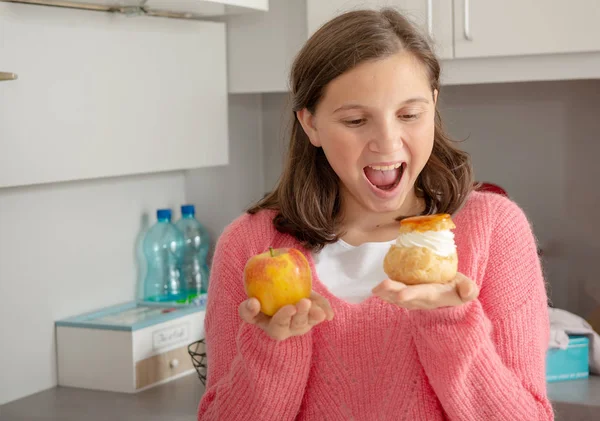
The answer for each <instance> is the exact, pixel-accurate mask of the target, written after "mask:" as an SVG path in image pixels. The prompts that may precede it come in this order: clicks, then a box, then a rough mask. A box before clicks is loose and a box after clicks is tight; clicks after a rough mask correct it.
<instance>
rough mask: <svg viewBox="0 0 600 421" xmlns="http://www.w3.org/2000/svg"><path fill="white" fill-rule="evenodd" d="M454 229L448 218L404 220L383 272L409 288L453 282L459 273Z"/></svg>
mask: <svg viewBox="0 0 600 421" xmlns="http://www.w3.org/2000/svg"><path fill="white" fill-rule="evenodd" d="M454 228H456V225H454V222H453V221H452V218H451V217H450V215H448V214H436V215H426V216H415V217H411V218H405V219H403V220H402V221H401V222H400V234H399V235H398V238H397V239H396V243H395V244H392V246H391V247H390V249H389V250H388V252H387V254H386V256H385V258H384V260H383V270H384V271H385V273H386V274H387V276H389V277H390V279H391V280H393V281H398V282H402V283H405V284H407V285H415V284H424V283H446V282H450V281H451V280H452V279H453V278H454V277H455V276H456V272H457V269H458V256H457V254H456V244H455V243H454V233H453V232H452V231H451V230H452V229H454Z"/></svg>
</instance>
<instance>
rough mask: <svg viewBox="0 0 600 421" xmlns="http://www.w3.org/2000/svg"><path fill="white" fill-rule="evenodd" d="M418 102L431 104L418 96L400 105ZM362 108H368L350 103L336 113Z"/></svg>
mask: <svg viewBox="0 0 600 421" xmlns="http://www.w3.org/2000/svg"><path fill="white" fill-rule="evenodd" d="M417 102H422V103H425V104H429V100H428V99H427V98H425V97H422V96H418V97H414V98H409V99H407V100H405V101H402V102H401V103H400V105H408V104H414V103H417ZM362 108H367V107H365V106H364V105H360V104H357V103H350V104H345V105H342V106H341V107H339V108H337V109H336V110H335V111H334V113H337V112H338V111H345V110H355V109H362Z"/></svg>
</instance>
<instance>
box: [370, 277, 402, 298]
mask: <svg viewBox="0 0 600 421" xmlns="http://www.w3.org/2000/svg"><path fill="white" fill-rule="evenodd" d="M406 286H407V285H406V284H403V283H402V282H397V281H392V280H391V279H386V280H384V281H383V282H381V283H380V284H379V285H377V286H376V287H375V288H373V289H372V290H371V292H372V293H373V294H375V295H382V294H385V293H387V292H397V291H401V290H403V289H405V288H406Z"/></svg>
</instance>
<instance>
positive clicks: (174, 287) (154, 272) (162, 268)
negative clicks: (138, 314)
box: [144, 209, 187, 302]
mask: <svg viewBox="0 0 600 421" xmlns="http://www.w3.org/2000/svg"><path fill="white" fill-rule="evenodd" d="M156 217H157V219H158V221H157V222H156V224H154V225H153V226H152V227H151V228H150V229H149V230H148V232H147V233H146V236H145V238H144V255H145V257H146V262H147V265H148V270H147V272H146V279H145V280H144V301H155V302H170V301H181V300H185V299H186V298H187V291H186V289H185V284H184V283H183V282H182V281H181V272H180V265H181V260H182V254H183V244H184V241H183V234H182V233H181V232H180V231H179V230H178V229H177V228H176V227H175V225H173V224H172V223H171V210H170V209H159V210H158V211H157V212H156Z"/></svg>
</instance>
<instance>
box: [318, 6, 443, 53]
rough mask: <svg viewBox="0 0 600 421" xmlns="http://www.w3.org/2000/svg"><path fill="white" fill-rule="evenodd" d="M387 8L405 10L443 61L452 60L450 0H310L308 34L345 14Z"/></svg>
mask: <svg viewBox="0 0 600 421" xmlns="http://www.w3.org/2000/svg"><path fill="white" fill-rule="evenodd" d="M386 6H391V7H394V8H396V9H398V10H401V11H402V12H403V13H404V14H405V15H406V16H408V17H409V18H410V19H411V20H412V21H413V22H415V23H416V24H417V25H418V26H419V27H420V28H421V29H422V30H423V31H425V32H426V33H427V34H428V35H429V36H430V37H431V38H432V39H433V40H434V44H435V47H436V52H437V54H438V55H439V56H440V57H441V58H452V31H453V27H452V19H451V16H452V2H451V1H446V0H442V1H440V0H366V1H365V0H328V1H322V0H306V10H307V19H306V22H307V26H308V34H309V35H310V34H312V33H314V32H315V31H316V30H317V29H319V27H320V26H321V25H323V24H324V23H325V22H327V21H328V20H330V19H332V18H333V17H335V16H336V15H339V14H340V13H342V12H344V11H348V10H352V9H358V8H373V9H378V8H381V7H386Z"/></svg>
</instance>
